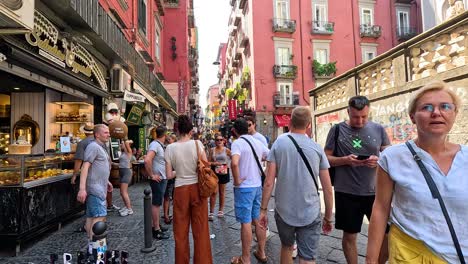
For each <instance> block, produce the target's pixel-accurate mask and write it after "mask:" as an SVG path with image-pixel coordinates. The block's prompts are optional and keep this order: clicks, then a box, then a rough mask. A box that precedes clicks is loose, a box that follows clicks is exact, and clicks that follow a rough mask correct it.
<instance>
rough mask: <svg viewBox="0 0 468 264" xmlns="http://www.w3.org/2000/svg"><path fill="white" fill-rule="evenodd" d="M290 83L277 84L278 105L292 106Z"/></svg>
mask: <svg viewBox="0 0 468 264" xmlns="http://www.w3.org/2000/svg"><path fill="white" fill-rule="evenodd" d="M292 90H293V89H292V83H278V92H279V95H280V105H292V104H293V93H292Z"/></svg>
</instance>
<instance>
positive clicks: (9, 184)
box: [0, 153, 84, 252]
mask: <svg viewBox="0 0 468 264" xmlns="http://www.w3.org/2000/svg"><path fill="white" fill-rule="evenodd" d="M72 169H73V154H60V153H51V154H48V153H46V154H41V155H3V156H0V201H1V203H2V210H0V248H4V247H10V246H11V245H16V252H19V249H20V247H19V246H20V245H21V242H22V241H26V240H28V239H30V238H32V237H34V236H37V235H39V234H41V233H43V232H45V231H47V230H49V229H51V228H54V227H58V226H60V224H61V223H62V222H63V221H66V220H67V219H68V218H69V217H71V216H73V215H76V213H78V212H80V211H82V210H83V208H84V207H83V205H82V204H80V203H79V202H77V200H76V196H77V193H78V185H76V184H75V185H72V184H71V183H70V178H71V176H72V172H73V171H72Z"/></svg>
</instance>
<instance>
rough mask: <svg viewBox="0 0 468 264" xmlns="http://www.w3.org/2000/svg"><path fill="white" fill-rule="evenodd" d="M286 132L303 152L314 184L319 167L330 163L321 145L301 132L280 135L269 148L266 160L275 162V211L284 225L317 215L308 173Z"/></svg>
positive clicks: (317, 199)
mask: <svg viewBox="0 0 468 264" xmlns="http://www.w3.org/2000/svg"><path fill="white" fill-rule="evenodd" d="M288 135H291V136H292V137H293V138H294V139H295V140H296V142H297V144H298V145H299V147H300V148H301V149H302V151H303V152H304V155H305V156H306V158H307V160H308V161H309V164H310V167H311V168H312V172H313V173H314V176H315V178H316V179H315V180H316V181H317V183H318V180H319V179H318V176H319V172H320V170H324V169H328V168H329V167H330V165H329V164H328V159H327V156H326V155H325V152H324V151H323V149H322V147H321V146H320V145H319V144H317V143H315V142H314V141H313V140H311V139H310V138H308V137H307V136H306V135H304V134H296V133H287V134H283V135H281V136H279V137H278V138H277V139H276V141H275V143H274V144H273V146H272V147H271V150H270V154H269V155H268V158H267V160H268V161H269V162H272V163H275V164H276V190H275V205H276V211H277V212H278V214H279V215H280V216H281V219H283V221H284V222H285V223H287V224H288V225H291V226H306V225H309V224H311V223H312V222H313V221H314V220H315V219H317V217H318V216H319V214H320V197H319V196H318V195H317V188H316V187H315V183H314V180H313V179H312V175H310V173H309V171H308V169H307V166H306V164H305V163H304V161H303V159H302V158H301V155H300V154H299V152H298V151H297V149H296V147H295V146H294V144H293V142H292V141H291V139H290V138H289V137H288ZM291 205H294V206H291ZM299 208H300V210H298V209H299Z"/></svg>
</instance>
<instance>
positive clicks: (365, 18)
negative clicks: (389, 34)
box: [361, 8, 374, 26]
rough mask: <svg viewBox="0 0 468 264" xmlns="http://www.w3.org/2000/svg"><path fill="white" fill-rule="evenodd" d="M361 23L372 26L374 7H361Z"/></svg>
mask: <svg viewBox="0 0 468 264" xmlns="http://www.w3.org/2000/svg"><path fill="white" fill-rule="evenodd" d="M361 24H362V25H368V26H372V25H373V24H374V16H373V14H372V9H370V8H362V9H361Z"/></svg>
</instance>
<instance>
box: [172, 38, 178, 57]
mask: <svg viewBox="0 0 468 264" xmlns="http://www.w3.org/2000/svg"><path fill="white" fill-rule="evenodd" d="M171 50H172V54H171V57H172V60H175V59H177V53H176V50H177V46H176V38H175V37H172V38H171Z"/></svg>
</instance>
